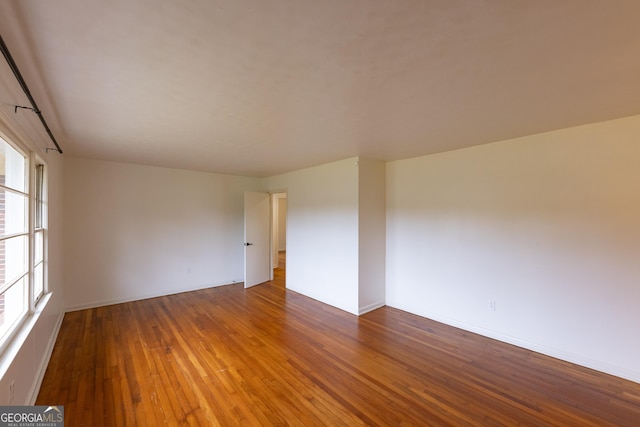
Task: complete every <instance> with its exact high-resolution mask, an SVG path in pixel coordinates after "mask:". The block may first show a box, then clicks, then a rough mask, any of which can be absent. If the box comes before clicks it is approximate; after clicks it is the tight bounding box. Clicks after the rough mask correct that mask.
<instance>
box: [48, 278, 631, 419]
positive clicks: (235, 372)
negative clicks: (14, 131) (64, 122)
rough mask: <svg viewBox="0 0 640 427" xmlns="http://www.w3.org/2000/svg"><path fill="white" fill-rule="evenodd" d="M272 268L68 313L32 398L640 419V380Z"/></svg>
mask: <svg viewBox="0 0 640 427" xmlns="http://www.w3.org/2000/svg"><path fill="white" fill-rule="evenodd" d="M276 273H277V274H276V278H275V280H274V281H273V282H268V283H266V284H264V285H260V286H257V287H254V288H251V289H247V290H245V289H243V287H242V284H237V285H230V286H223V287H218V288H211V289H205V290H202V291H196V292H188V293H182V294H177V295H171V296H167V297H161V298H154V299H149V300H144V301H138V302H132V303H126V304H118V305H112V306H107V307H100V308H95V309H89V310H83V311H76V312H71V313H67V314H66V315H65V318H64V321H63V325H62V329H61V331H60V334H59V337H58V341H57V343H56V346H55V349H54V352H53V355H52V358H51V362H50V364H49V367H48V369H47V372H46V375H45V378H44V380H43V384H42V387H41V389H40V394H39V396H38V399H37V404H38V405H49V404H60V405H64V407H65V418H66V419H65V421H66V424H65V425H67V426H162V425H168V426H179V425H185V426H186V425H191V426H216V425H221V426H235V425H248V426H271V425H275V426H285V425H293V426H360V425H373V426H375V425H380V426H409V425H416V426H418V425H419V426H515V425H526V426H638V425H640V384H636V383H633V382H630V381H625V380H622V379H619V378H616V377H612V376H608V375H604V374H601V373H598V372H595V371H592V370H589V369H586V368H582V367H578V366H575V365H572V364H570V363H566V362H562V361H558V360H555V359H552V358H549V357H546V356H542V355H540V354H537V353H533V352H530V351H527V350H523V349H520V348H517V347H513V346H510V345H508V344H504V343H500V342H497V341H494V340H491V339H488V338H484V337H481V336H478V335H475V334H472V333H469V332H465V331H461V330H459V329H455V328H452V327H449V326H445V325H442V324H439V323H436V322H433V321H430V320H428V319H424V318H421V317H418V316H414V315H411V314H407V313H404V312H402V311H399V310H395V309H392V308H387V307H385V308H382V309H379V310H376V311H373V312H371V313H368V314H366V315H363V316H361V317H356V316H353V315H350V314H348V313H345V312H343V311H340V310H338V309H335V308H332V307H330V306H327V305H324V304H322V303H319V302H317V301H314V300H312V299H309V298H307V297H304V296H302V295H299V294H296V293H294V292H291V291H287V290H285V289H284V286H283V280H284V277H283V274H282V270H276Z"/></svg>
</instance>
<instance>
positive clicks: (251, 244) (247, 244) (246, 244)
mask: <svg viewBox="0 0 640 427" xmlns="http://www.w3.org/2000/svg"><path fill="white" fill-rule="evenodd" d="M244 245H245V246H253V243H249V242H247V243H245V244H244Z"/></svg>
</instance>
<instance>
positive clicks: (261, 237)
mask: <svg viewBox="0 0 640 427" xmlns="http://www.w3.org/2000/svg"><path fill="white" fill-rule="evenodd" d="M269 227H270V219H269V194H268V193H252V192H246V193H244V287H245V288H249V287H251V286H255V285H258V284H260V283H264V282H266V281H268V280H269V279H270V277H271V268H270V259H269Z"/></svg>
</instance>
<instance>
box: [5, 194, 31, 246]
mask: <svg viewBox="0 0 640 427" xmlns="http://www.w3.org/2000/svg"><path fill="white" fill-rule="evenodd" d="M27 201H28V199H27V196H23V195H21V194H16V193H12V192H10V191H6V190H5V189H4V188H0V236H6V235H8V234H17V233H26V232H27Z"/></svg>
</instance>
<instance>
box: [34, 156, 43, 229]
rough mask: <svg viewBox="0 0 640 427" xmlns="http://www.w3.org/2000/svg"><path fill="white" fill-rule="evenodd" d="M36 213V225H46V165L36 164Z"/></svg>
mask: <svg viewBox="0 0 640 427" xmlns="http://www.w3.org/2000/svg"><path fill="white" fill-rule="evenodd" d="M35 180H36V186H35V187H36V190H35V191H36V194H35V196H36V215H35V217H36V218H35V222H36V223H35V227H36V228H43V227H44V165H36V179H35Z"/></svg>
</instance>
